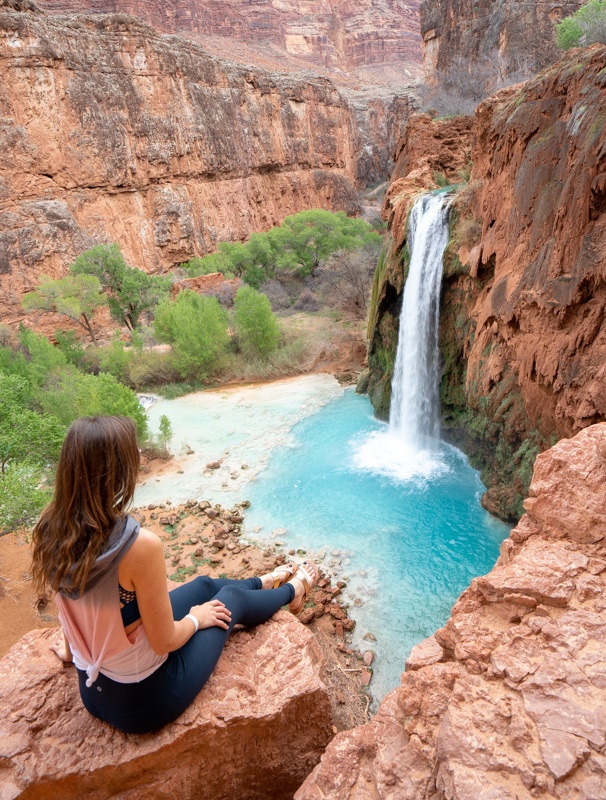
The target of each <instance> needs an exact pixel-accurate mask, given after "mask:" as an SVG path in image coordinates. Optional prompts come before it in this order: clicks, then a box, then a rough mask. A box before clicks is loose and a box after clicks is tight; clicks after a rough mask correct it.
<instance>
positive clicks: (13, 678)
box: [0, 612, 332, 800]
mask: <svg viewBox="0 0 606 800" xmlns="http://www.w3.org/2000/svg"><path fill="white" fill-rule="evenodd" d="M59 635H60V634H59V631H58V629H51V630H37V631H32V632H31V633H28V634H27V635H26V636H24V637H23V638H22V639H21V640H20V641H19V642H18V643H17V644H16V645H15V646H14V647H13V648H12V649H11V650H10V651H9V652H8V654H7V655H6V656H5V657H4V658H3V659H2V660H1V661H0V707H1V708H2V720H0V800H15V798H18V797H19V798H40V800H42V799H44V800H46V798H51V797H53V798H61V800H81V799H82V798H87V800H109V798H120V800H156V799H157V800H159V799H160V798H162V800H165V799H166V798H171V797H178V798H179V800H188V798H189V799H190V800H194V798H195V800H204V798H213V800H220V798H230V799H231V798H238V800H266V799H267V798H276V799H277V800H279V799H280V798H284V800H286V798H291V797H292V796H293V793H294V791H295V789H296V788H297V786H299V785H300V784H301V782H302V781H303V779H304V778H305V777H306V775H308V774H309V773H310V771H311V770H312V769H313V767H314V766H315V765H316V764H317V763H318V761H319V759H320V756H321V754H322V752H323V750H324V748H325V747H326V744H327V743H328V741H329V740H330V738H331V736H332V718H331V710H330V702H329V698H328V694H327V690H326V688H325V686H324V684H323V683H322V681H321V677H320V673H321V668H322V656H321V652H320V648H319V645H318V644H317V642H316V639H315V638H314V636H313V634H312V633H310V631H308V630H307V629H306V628H305V627H304V626H303V625H301V624H300V623H299V622H298V620H296V619H295V618H294V617H292V615H290V614H288V613H287V612H279V613H278V614H277V615H276V616H275V617H274V618H273V619H272V620H271V621H269V622H268V623H266V624H265V625H261V626H259V627H258V628H255V629H254V630H250V631H248V630H243V631H240V632H238V633H236V634H235V635H234V636H233V637H232V638H231V639H230V641H229V642H228V644H227V646H226V648H225V652H224V653H223V655H222V657H221V660H220V661H219V664H218V666H217V669H216V670H215V672H214V674H213V676H212V677H211V679H210V681H209V682H208V683H207V685H206V686H205V687H204V689H203V690H202V691H201V693H200V694H199V696H198V697H197V699H196V701H195V702H194V703H193V705H192V706H190V708H189V709H188V710H187V711H186V712H185V713H184V714H182V715H181V716H180V717H179V718H178V719H177V720H176V721H175V722H174V723H172V724H170V725H167V726H166V727H165V728H163V729H162V730H160V731H158V732H157V733H153V734H146V735H143V736H135V735H126V734H123V733H121V732H119V731H117V730H116V729H115V728H112V727H111V726H110V725H108V724H106V723H103V722H100V721H98V720H96V719H94V718H93V717H91V716H90V715H89V714H88V712H87V711H86V710H85V709H84V708H83V706H82V703H81V701H80V697H79V694H78V687H77V678H76V673H75V670H74V668H73V667H64V666H63V665H62V664H61V663H60V662H59V660H58V659H57V657H56V656H55V655H54V654H53V653H52V652H50V650H49V645H50V644H52V642H53V641H54V640H56V639H57V638H58V637H59Z"/></svg>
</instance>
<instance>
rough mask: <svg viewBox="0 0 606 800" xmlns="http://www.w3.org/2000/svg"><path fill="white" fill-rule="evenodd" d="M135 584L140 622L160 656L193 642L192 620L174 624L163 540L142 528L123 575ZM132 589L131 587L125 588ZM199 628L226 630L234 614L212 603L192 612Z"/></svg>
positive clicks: (214, 601)
mask: <svg viewBox="0 0 606 800" xmlns="http://www.w3.org/2000/svg"><path fill="white" fill-rule="evenodd" d="M123 573H124V576H125V577H128V578H129V579H130V580H128V581H126V582H127V583H128V584H130V583H131V582H132V585H133V587H134V590H135V592H136V593H137V602H138V605H139V611H140V613H141V621H142V622H143V627H144V628H145V633H146V635H147V639H148V641H149V643H150V645H151V647H152V649H153V650H154V652H156V653H158V655H163V654H164V653H170V652H172V651H173V650H178V649H179V648H180V647H182V646H183V645H184V644H185V642H187V641H188V639H190V638H191V637H192V636H193V634H194V632H195V626H194V623H193V621H192V620H191V619H182V620H179V621H175V620H173V613H172V608H171V605H170V600H169V597H168V588H167V585H166V566H165V562H164V548H163V545H162V542H161V541H160V539H159V538H158V537H157V536H156V535H155V534H154V533H152V532H151V531H148V530H145V529H144V528H142V529H141V530H140V531H139V535H138V536H137V539H136V540H135V543H134V544H133V546H132V547H131V548H130V550H129V551H128V553H127V554H126V556H125V557H124V560H123V564H122V565H121V569H120V575H121V580H122V575H123ZM125 588H130V586H125ZM190 613H191V614H193V615H194V616H195V617H196V618H197V620H198V624H199V627H200V628H210V627H212V626H214V625H218V626H219V627H221V628H225V629H227V627H228V624H229V621H230V619H231V614H230V612H229V610H228V609H227V608H226V607H225V606H224V605H223V603H221V602H220V601H219V600H211V601H210V602H209V603H204V604H203V605H200V606H193V608H192V609H191V610H190Z"/></svg>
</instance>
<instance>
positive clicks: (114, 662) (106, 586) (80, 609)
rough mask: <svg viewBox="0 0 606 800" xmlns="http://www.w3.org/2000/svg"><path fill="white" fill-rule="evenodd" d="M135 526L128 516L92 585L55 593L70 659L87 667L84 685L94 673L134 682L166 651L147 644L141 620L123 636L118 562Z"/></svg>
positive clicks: (91, 680)
mask: <svg viewBox="0 0 606 800" xmlns="http://www.w3.org/2000/svg"><path fill="white" fill-rule="evenodd" d="M138 532H139V525H138V524H137V523H136V522H135V520H133V519H132V517H129V518H128V520H127V525H126V527H125V530H124V532H123V533H122V539H125V538H126V537H128V540H127V541H125V544H123V545H122V546H119V547H118V548H114V549H115V550H116V555H115V556H114V557H113V558H112V559H111V560H110V563H109V564H107V568H105V569H102V570H96V574H95V580H94V586H92V588H90V589H89V588H88V584H87V588H86V589H85V592H84V594H83V595H82V596H81V597H73V596H72V597H71V598H70V597H67V596H66V594H65V593H62V592H59V593H57V595H56V596H55V602H56V603H57V608H58V611H59V622H60V623H61V627H62V628H63V631H64V633H65V636H66V637H67V641H68V642H69V646H70V648H71V651H72V654H73V657H74V664H75V665H76V667H78V669H81V670H84V671H85V672H86V674H87V681H86V685H87V686H89V687H90V686H92V685H93V683H94V682H95V681H96V680H97V677H98V675H99V673H102V674H103V675H106V676H107V677H108V678H111V679H112V680H114V681H117V682H118V683H138V682H139V681H142V680H143V679H144V678H147V677H148V676H149V675H151V674H152V673H153V672H155V671H156V670H157V669H158V667H159V666H160V665H161V664H163V663H164V662H165V661H166V659H167V658H168V654H166V653H165V654H164V655H161V656H159V655H158V654H157V653H155V652H154V651H153V650H152V647H151V645H150V644H149V642H148V640H147V636H146V635H145V630H144V628H143V625H140V626H139V627H138V628H136V629H135V630H134V631H133V632H132V633H131V634H129V635H128V636H127V635H126V633H125V632H124V625H123V623H122V616H121V614H120V603H119V599H118V567H119V566H120V561H121V560H122V558H123V557H124V555H125V554H126V552H127V551H128V549H129V547H130V545H131V544H132V542H133V541H134V540H135V538H136V536H137V534H138ZM118 544H120V543H118ZM100 560H103V559H102V557H100V559H98V561H100Z"/></svg>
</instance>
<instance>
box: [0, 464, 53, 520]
mask: <svg viewBox="0 0 606 800" xmlns="http://www.w3.org/2000/svg"><path fill="white" fill-rule="evenodd" d="M50 499H51V491H50V489H49V488H48V487H47V486H45V484H44V474H43V472H42V471H41V470H40V468H39V467H36V466H35V465H32V464H27V463H25V464H23V463H21V464H20V463H17V462H12V463H10V464H9V465H8V466H7V468H6V470H5V471H4V472H3V473H0V533H10V531H14V530H17V529H18V528H22V527H25V526H28V525H31V524H32V523H33V522H35V520H36V519H37V517H38V515H39V514H40V511H41V510H42V508H44V506H45V505H46V504H47V503H48V502H49V501H50Z"/></svg>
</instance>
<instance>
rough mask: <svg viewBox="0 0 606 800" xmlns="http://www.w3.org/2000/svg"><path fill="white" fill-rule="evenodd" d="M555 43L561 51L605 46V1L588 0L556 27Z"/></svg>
mask: <svg viewBox="0 0 606 800" xmlns="http://www.w3.org/2000/svg"><path fill="white" fill-rule="evenodd" d="M556 42H557V44H558V47H560V48H561V49H562V50H569V49H570V48H571V47H579V45H590V44H606V0H589V2H588V3H587V4H586V5H584V6H581V8H579V9H578V11H576V12H575V13H574V14H572V15H571V16H570V17H565V18H564V19H563V20H562V21H561V22H560V23H558V25H557V26H556Z"/></svg>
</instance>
